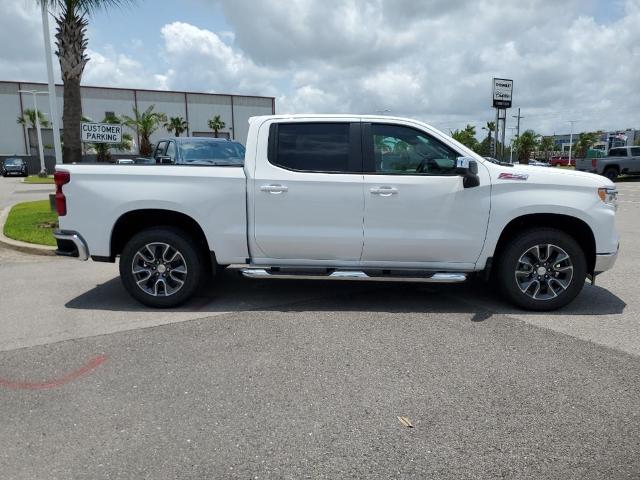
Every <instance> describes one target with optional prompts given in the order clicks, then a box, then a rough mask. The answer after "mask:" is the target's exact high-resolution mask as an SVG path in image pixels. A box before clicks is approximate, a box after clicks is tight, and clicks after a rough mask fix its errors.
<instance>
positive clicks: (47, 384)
mask: <svg viewBox="0 0 640 480" xmlns="http://www.w3.org/2000/svg"><path fill="white" fill-rule="evenodd" d="M106 359H107V356H106V355H98V356H97V357H94V358H92V359H91V360H89V361H88V362H87V363H85V364H84V365H83V366H82V367H80V368H78V369H77V370H74V371H73V372H71V373H68V374H66V375H65V376H63V377H60V378H54V379H51V380H46V381H44V382H16V381H13V380H7V379H4V378H0V387H5V388H10V389H13V390H47V389H50V388H56V387H60V386H62V385H65V384H67V383H69V382H72V381H73V380H75V379H77V378H79V377H81V376H82V375H85V374H87V373H89V372H91V371H93V370H95V369H96V368H98V366H100V365H101V364H102V363H104V361H105V360H106Z"/></svg>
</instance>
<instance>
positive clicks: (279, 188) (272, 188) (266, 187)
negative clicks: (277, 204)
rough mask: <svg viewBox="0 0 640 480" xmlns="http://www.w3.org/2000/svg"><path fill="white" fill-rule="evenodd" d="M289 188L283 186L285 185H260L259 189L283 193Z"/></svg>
mask: <svg viewBox="0 0 640 480" xmlns="http://www.w3.org/2000/svg"><path fill="white" fill-rule="evenodd" d="M288 190H289V187H287V186H285V185H262V186H261V187H260V191H262V192H269V193H273V194H276V195H278V194H280V193H284V192H286V191H288Z"/></svg>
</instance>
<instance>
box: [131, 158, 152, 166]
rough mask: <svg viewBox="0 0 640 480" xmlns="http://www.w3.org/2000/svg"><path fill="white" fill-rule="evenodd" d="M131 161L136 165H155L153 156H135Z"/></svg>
mask: <svg viewBox="0 0 640 480" xmlns="http://www.w3.org/2000/svg"><path fill="white" fill-rule="evenodd" d="M133 163H135V164H136V165H155V164H156V159H155V158H147V157H137V158H134V159H133Z"/></svg>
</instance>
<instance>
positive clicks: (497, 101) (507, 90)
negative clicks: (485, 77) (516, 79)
mask: <svg viewBox="0 0 640 480" xmlns="http://www.w3.org/2000/svg"><path fill="white" fill-rule="evenodd" d="M512 98H513V80H509V79H507V78H495V77H494V79H493V108H495V109H496V148H495V153H496V158H497V153H498V145H497V143H498V131H500V132H501V139H502V147H501V148H500V157H501V158H500V160H503V158H502V157H504V139H505V130H506V129H507V108H511V101H512ZM500 120H502V128H500V126H499V124H500Z"/></svg>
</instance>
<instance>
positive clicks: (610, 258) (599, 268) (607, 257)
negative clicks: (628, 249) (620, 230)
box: [593, 247, 620, 275]
mask: <svg viewBox="0 0 640 480" xmlns="http://www.w3.org/2000/svg"><path fill="white" fill-rule="evenodd" d="M619 250H620V248H619V247H618V250H616V252H615V253H598V254H597V255H596V266H595V268H594V269H593V270H594V272H595V274H596V275H597V274H598V273H602V272H606V271H607V270H610V269H612V268H613V265H614V264H615V263H616V260H617V258H618V251H619Z"/></svg>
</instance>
